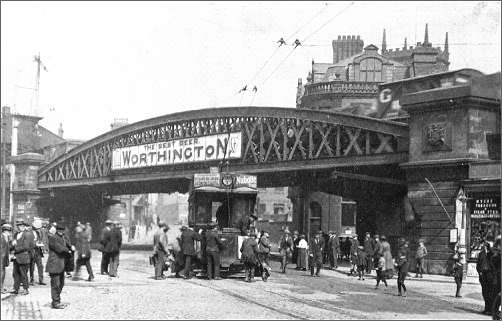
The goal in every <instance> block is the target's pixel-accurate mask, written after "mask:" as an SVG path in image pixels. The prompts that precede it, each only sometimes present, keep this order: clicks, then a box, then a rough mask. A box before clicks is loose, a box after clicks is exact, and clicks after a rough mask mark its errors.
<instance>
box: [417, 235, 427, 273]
mask: <svg viewBox="0 0 502 321" xmlns="http://www.w3.org/2000/svg"><path fill="white" fill-rule="evenodd" d="M426 256H427V248H426V247H425V245H424V240H422V239H420V240H418V248H417V251H416V253H415V260H416V264H417V267H416V269H417V273H416V275H415V277H416V278H418V277H420V278H423V277H424V263H425V262H424V261H425V257H426Z"/></svg>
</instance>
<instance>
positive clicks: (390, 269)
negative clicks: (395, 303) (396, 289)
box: [380, 235, 394, 279]
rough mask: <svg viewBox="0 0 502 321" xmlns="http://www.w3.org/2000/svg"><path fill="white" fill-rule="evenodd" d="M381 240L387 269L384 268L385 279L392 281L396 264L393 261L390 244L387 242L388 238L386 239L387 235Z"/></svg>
mask: <svg viewBox="0 0 502 321" xmlns="http://www.w3.org/2000/svg"><path fill="white" fill-rule="evenodd" d="M380 240H381V245H382V255H383V258H384V259H385V267H384V274H385V278H387V279H390V278H392V275H393V274H394V262H393V261H392V253H391V249H390V244H389V242H388V241H387V237H385V235H382V236H381V237H380Z"/></svg>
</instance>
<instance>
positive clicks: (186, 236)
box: [181, 229, 201, 255]
mask: <svg viewBox="0 0 502 321" xmlns="http://www.w3.org/2000/svg"><path fill="white" fill-rule="evenodd" d="M195 240H198V241H200V240H201V237H200V235H199V234H198V233H195V232H194V231H193V230H191V229H186V230H184V231H183V232H182V233H181V251H182V252H183V254H184V255H195V254H196V253H195Z"/></svg>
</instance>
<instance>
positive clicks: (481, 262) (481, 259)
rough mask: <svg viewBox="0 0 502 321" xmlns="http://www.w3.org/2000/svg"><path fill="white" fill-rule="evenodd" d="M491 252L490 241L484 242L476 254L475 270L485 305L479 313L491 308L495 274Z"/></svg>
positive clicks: (487, 312)
mask: <svg viewBox="0 0 502 321" xmlns="http://www.w3.org/2000/svg"><path fill="white" fill-rule="evenodd" d="M492 256H493V252H492V251H491V248H490V243H488V242H485V243H484V244H483V247H482V249H481V251H480V252H479V254H478V262H477V263H476V270H477V271H478V275H479V284H480V285H481V293H482V294H483V299H484V301H485V307H484V309H483V311H482V312H481V313H483V314H489V313H491V308H492V303H493V302H492V297H493V295H492V293H491V292H492V291H491V290H492V284H493V283H494V282H495V275H494V273H493V270H494V269H493V265H492Z"/></svg>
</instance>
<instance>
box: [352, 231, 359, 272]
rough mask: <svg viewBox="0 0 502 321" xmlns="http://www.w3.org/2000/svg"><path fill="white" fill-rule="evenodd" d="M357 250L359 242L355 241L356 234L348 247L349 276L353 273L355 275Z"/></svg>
mask: <svg viewBox="0 0 502 321" xmlns="http://www.w3.org/2000/svg"><path fill="white" fill-rule="evenodd" d="M358 250H359V240H358V239H357V234H354V236H353V237H352V241H351V245H350V263H351V265H352V267H351V268H350V275H352V273H354V275H357V251H358Z"/></svg>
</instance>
